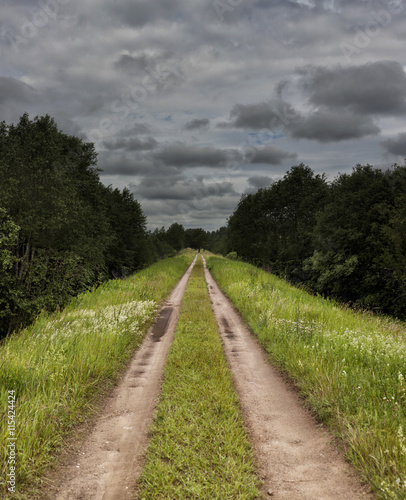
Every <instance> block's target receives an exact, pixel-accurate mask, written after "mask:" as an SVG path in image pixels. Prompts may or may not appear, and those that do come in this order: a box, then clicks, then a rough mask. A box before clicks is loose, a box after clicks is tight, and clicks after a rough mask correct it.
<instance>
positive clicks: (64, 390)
mask: <svg viewBox="0 0 406 500" xmlns="http://www.w3.org/2000/svg"><path fill="white" fill-rule="evenodd" d="M194 253H195V252H184V253H183V254H182V255H180V256H178V257H175V258H171V259H166V260H164V261H161V262H158V263H156V264H154V265H152V266H150V267H149V268H147V269H145V270H143V271H140V272H139V273H136V274H134V275H133V276H131V277H129V278H128V279H126V280H122V281H118V280H116V281H109V282H107V283H105V284H103V285H102V286H100V287H99V288H98V289H97V290H95V291H93V292H88V293H85V294H83V295H81V296H79V297H77V298H76V299H74V300H73V301H72V302H71V303H70V304H69V305H68V307H66V308H65V309H64V310H63V311H62V312H59V313H55V314H52V315H43V316H40V317H39V318H38V320H37V321H36V322H35V323H34V324H33V325H31V326H30V327H29V328H27V329H25V330H23V331H21V332H19V333H18V334H15V335H13V336H10V337H9V338H7V339H6V340H5V341H3V342H2V343H1V344H0V498H5V497H6V496H7V487H6V473H7V472H9V464H7V463H6V460H7V447H6V443H7V442H8V441H7V438H8V437H9V435H8V432H9V429H8V425H7V422H8V421H7V407H8V405H7V397H8V391H15V394H16V438H17V441H16V445H17V457H16V467H17V469H16V473H17V477H16V483H17V488H16V489H17V494H15V495H13V498H20V497H21V498H25V496H24V495H25V493H24V492H25V490H26V488H27V487H29V485H34V484H35V483H36V482H37V483H38V479H39V478H40V477H41V474H42V473H43V472H44V470H45V469H46V468H47V467H48V466H49V465H50V464H51V463H53V462H54V461H55V451H56V450H58V448H60V447H62V446H63V443H64V439H65V438H66V436H67V435H68V433H69V431H71V430H72V428H73V426H74V425H75V424H76V423H77V422H80V421H81V420H83V418H84V417H85V416H86V415H87V414H88V413H89V410H90V407H91V404H92V397H94V396H95V395H96V394H98V393H99V392H100V390H102V389H103V388H104V389H105V388H106V386H109V385H111V384H112V383H113V382H114V381H115V380H117V378H118V376H119V374H120V372H121V371H122V369H123V368H124V367H125V365H126V363H127V362H128V360H129V358H130V357H131V355H132V353H133V352H134V350H135V348H136V347H138V346H139V344H140V343H141V341H142V340H143V337H144V335H145V332H146V331H147V329H148V326H149V325H150V324H151V322H152V320H153V318H154V317H155V315H156V311H157V307H158V304H159V303H160V302H162V300H163V299H165V298H166V296H167V295H168V294H169V292H170V290H171V289H172V288H173V287H174V285H175V284H176V282H177V281H178V280H179V279H180V278H181V276H182V275H183V273H184V272H185V271H186V269H187V267H188V266H189V264H190V263H191V262H192V260H193V255H194ZM28 497H29V496H28Z"/></svg>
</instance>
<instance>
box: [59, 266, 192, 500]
mask: <svg viewBox="0 0 406 500" xmlns="http://www.w3.org/2000/svg"><path fill="white" fill-rule="evenodd" d="M195 260H196V259H195ZM194 262H195V261H193V263H192V265H191V266H190V267H189V269H188V270H187V272H186V274H185V275H184V276H183V278H182V279H181V280H180V281H179V283H178V284H177V285H176V287H175V288H174V290H173V291H172V293H171V294H170V296H169V298H168V300H167V301H166V302H165V304H164V306H163V307H162V309H161V312H160V315H159V317H158V320H157V321H156V322H155V324H154V325H153V326H152V327H151V329H150V331H149V332H148V335H147V337H146V339H145V340H144V342H143V344H142V345H141V347H140V348H139V349H138V350H137V352H136V354H135V356H134V358H133V360H132V361H131V364H130V366H129V368H128V370H127V371H126V373H125V375H124V377H123V378H122V380H121V381H120V383H119V385H118V386H117V387H116V388H115V390H114V392H113V394H112V395H111V398H110V401H109V402H108V403H107V405H106V407H105V408H104V409H103V413H102V416H101V417H100V418H99V419H98V421H97V422H96V425H95V426H94V430H93V432H92V433H91V435H89V437H88V439H86V441H85V442H84V443H83V445H82V446H81V449H80V451H79V454H78V455H77V457H76V458H75V462H74V463H73V464H72V465H70V466H69V467H68V469H67V471H65V474H64V475H66V481H64V484H63V486H62V487H61V488H60V490H59V491H58V492H56V495H55V498H56V500H79V499H80V500H90V499H91V500H124V499H126V500H127V499H129V498H133V495H134V488H135V481H136V479H137V478H138V476H139V474H140V473H141V470H142V455H143V452H144V450H145V447H146V445H147V431H148V427H149V425H150V424H151V422H152V418H153V412H154V408H155V403H156V399H157V397H158V395H159V391H160V386H161V378H162V373H163V367H164V364H165V360H166V356H167V353H168V350H169V347H170V345H171V342H172V339H173V334H174V331H175V327H176V323H177V320H178V317H179V310H180V304H181V301H182V298H183V294H184V292H185V289H186V285H187V282H188V280H189V276H190V272H191V270H192V268H193V265H194Z"/></svg>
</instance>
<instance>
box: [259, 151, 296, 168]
mask: <svg viewBox="0 0 406 500" xmlns="http://www.w3.org/2000/svg"><path fill="white" fill-rule="evenodd" d="M293 158H297V154H296V153H289V152H287V151H283V150H282V149H278V148H276V147H275V146H264V147H262V148H256V150H255V155H254V156H253V158H252V160H251V163H267V164H268V165H280V164H281V163H282V161H283V160H286V159H293Z"/></svg>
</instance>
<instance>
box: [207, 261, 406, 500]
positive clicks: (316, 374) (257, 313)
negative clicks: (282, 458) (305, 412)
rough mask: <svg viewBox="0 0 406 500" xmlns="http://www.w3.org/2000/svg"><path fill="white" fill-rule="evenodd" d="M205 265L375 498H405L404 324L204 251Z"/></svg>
mask: <svg viewBox="0 0 406 500" xmlns="http://www.w3.org/2000/svg"><path fill="white" fill-rule="evenodd" d="M208 266H209V268H210V270H211V272H212V274H213V277H214V279H215V280H216V281H217V283H218V284H219V286H220V287H221V288H222V290H223V291H224V292H225V293H226V294H227V295H228V297H229V298H230V300H231V301H232V302H233V304H234V305H235V306H236V307H237V309H238V310H239V311H240V312H241V314H242V316H243V318H244V320H245V321H246V323H247V324H248V325H249V326H250V328H251V329H252V331H253V332H254V333H255V334H256V336H257V338H258V339H259V341H260V342H261V344H262V346H263V347H264V349H265V350H266V351H267V352H268V354H269V356H270V358H271V359H272V360H273V361H275V362H276V363H277V364H278V365H279V366H280V367H281V368H282V369H283V370H286V371H287V372H288V373H289V374H290V376H291V377H292V378H293V379H294V380H295V381H296V383H297V385H298V387H299V388H300V390H301V392H302V393H303V394H304V395H305V397H306V398H307V399H308V401H309V402H310V404H311V406H312V408H313V409H314V410H315V411H316V412H317V414H318V415H319V417H320V418H321V419H322V420H323V421H325V422H327V423H328V425H329V426H330V428H331V429H332V430H333V432H334V433H335V434H336V435H338V436H339V437H340V438H342V439H343V440H344V442H345V443H346V444H347V453H348V457H349V459H350V461H351V462H352V463H353V464H354V465H355V466H356V467H357V468H358V469H359V470H360V471H361V473H362V474H363V476H364V477H365V478H366V480H367V481H368V482H369V483H370V484H371V485H372V487H373V488H374V490H375V491H376V492H377V494H378V497H379V498H385V499H401V498H406V382H405V378H406V343H405V340H406V325H405V323H400V322H396V321H395V320H390V319H387V318H383V317H374V316H371V315H370V314H366V313H355V312H353V311H351V310H348V309H345V308H342V307H340V306H339V305H337V304H336V303H334V302H332V301H329V300H324V299H322V298H317V297H314V296H311V295H309V294H307V293H305V292H304V291H302V290H298V289H297V288H294V287H292V286H290V285H289V284H287V283H286V282H284V281H283V280H280V279H278V278H276V277H275V276H273V275H270V274H268V273H266V272H264V271H261V270H259V269H257V268H255V267H253V266H251V265H248V264H244V263H241V262H235V261H230V260H226V259H223V258H219V257H210V258H209V259H208Z"/></svg>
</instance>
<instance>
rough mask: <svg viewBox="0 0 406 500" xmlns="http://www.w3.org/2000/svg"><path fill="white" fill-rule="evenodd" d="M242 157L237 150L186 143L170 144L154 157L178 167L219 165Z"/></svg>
mask: <svg viewBox="0 0 406 500" xmlns="http://www.w3.org/2000/svg"><path fill="white" fill-rule="evenodd" d="M238 157H240V153H239V152H237V151H236V150H226V149H218V148H213V147H208V146H204V147H202V146H195V145H190V144H184V143H175V144H170V145H168V146H166V147H164V148H163V149H162V150H160V151H158V152H156V153H155V154H154V158H155V159H157V160H160V161H162V162H163V163H164V164H165V165H172V166H176V167H200V166H207V167H219V166H224V165H226V163H227V162H228V161H231V160H232V159H235V158H238Z"/></svg>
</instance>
